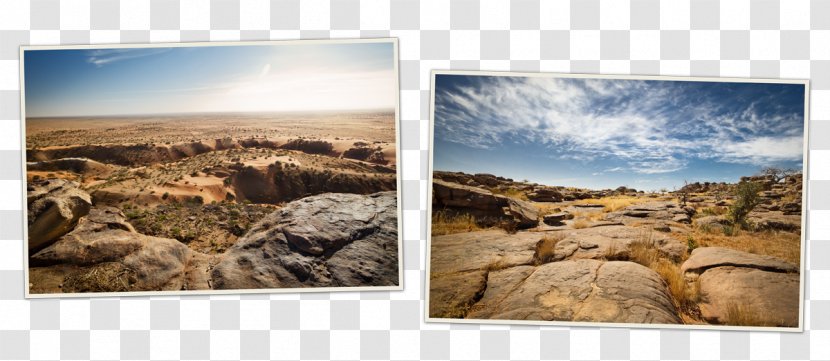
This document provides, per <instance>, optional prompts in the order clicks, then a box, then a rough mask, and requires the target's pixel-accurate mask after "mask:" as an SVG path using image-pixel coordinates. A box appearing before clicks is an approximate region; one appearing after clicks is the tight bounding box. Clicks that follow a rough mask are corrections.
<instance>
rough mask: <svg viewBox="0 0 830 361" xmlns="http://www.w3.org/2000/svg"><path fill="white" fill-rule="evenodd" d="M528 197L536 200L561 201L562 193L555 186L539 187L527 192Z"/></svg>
mask: <svg viewBox="0 0 830 361" xmlns="http://www.w3.org/2000/svg"><path fill="white" fill-rule="evenodd" d="M527 198H528V199H530V200H531V201H534V202H561V201H562V193H560V192H559V191H558V190H556V189H553V188H537V189H535V190H534V191H533V192H530V193H527Z"/></svg>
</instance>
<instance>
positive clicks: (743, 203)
mask: <svg viewBox="0 0 830 361" xmlns="http://www.w3.org/2000/svg"><path fill="white" fill-rule="evenodd" d="M761 189H762V186H761V185H760V184H758V183H755V182H741V183H738V185H737V186H736V187H735V193H734V195H735V203H733V204H732V205H731V206H729V211H728V212H727V217H728V219H729V221H730V223H732V225H733V226H736V227H741V228H745V229H746V228H749V227H748V226H749V225H748V224H747V221H746V216H747V215H749V212H752V210H753V209H755V206H757V205H758V204H760V203H761V197H759V196H758V192H760V191H761Z"/></svg>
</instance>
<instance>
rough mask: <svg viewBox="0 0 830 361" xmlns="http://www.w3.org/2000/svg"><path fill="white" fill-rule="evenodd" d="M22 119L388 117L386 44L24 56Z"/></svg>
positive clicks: (391, 96) (392, 96)
mask: <svg viewBox="0 0 830 361" xmlns="http://www.w3.org/2000/svg"><path fill="white" fill-rule="evenodd" d="M24 69H25V74H24V79H25V86H26V89H25V103H26V116H27V117H52V116H100V115H135V114H158V113H201V112H263V111H266V112H268V111H275V112H279V111H309V110H323V111H325V110H360V109H394V107H395V102H396V94H397V91H398V90H397V89H396V78H395V72H394V48H393V44H392V43H391V42H389V43H351V44H342V43H340V44H319V43H305V44H299V43H294V44H288V45H273V44H269V45H244V46H201V47H167V48H165V47H159V48H115V49H60V50H27V51H26V52H25V54H24Z"/></svg>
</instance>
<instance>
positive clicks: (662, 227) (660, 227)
mask: <svg viewBox="0 0 830 361" xmlns="http://www.w3.org/2000/svg"><path fill="white" fill-rule="evenodd" d="M675 218H676V217H675ZM652 229H654V230H655V231H658V232H671V227H669V225H668V224H666V223H664V222H657V223H655V224H654V227H652Z"/></svg>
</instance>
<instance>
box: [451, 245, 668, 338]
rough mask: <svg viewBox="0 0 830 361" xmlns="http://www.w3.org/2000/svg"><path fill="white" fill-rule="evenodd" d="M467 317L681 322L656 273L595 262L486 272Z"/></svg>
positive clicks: (622, 264) (635, 266)
mask: <svg viewBox="0 0 830 361" xmlns="http://www.w3.org/2000/svg"><path fill="white" fill-rule="evenodd" d="M467 318H468V319H510V320H546V321H552V320H557V321H585V322H624V323H665V324H677V323H680V319H679V318H678V317H677V312H676V310H675V308H674V305H673V304H672V301H671V298H670V297H669V295H668V293H667V291H666V286H665V283H664V282H663V281H662V279H660V276H659V275H657V273H655V272H654V271H652V270H650V269H648V268H646V267H643V266H641V265H639V264H636V263H633V262H601V261H596V260H577V261H563V262H553V263H547V264H544V265H542V266H539V267H532V266H523V267H512V268H508V269H505V270H502V271H496V272H490V275H489V277H488V280H487V290H486V291H485V292H484V295H483V297H482V298H481V300H479V301H478V302H477V303H476V304H475V305H473V307H472V308H471V312H469V313H468V314H467Z"/></svg>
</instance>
